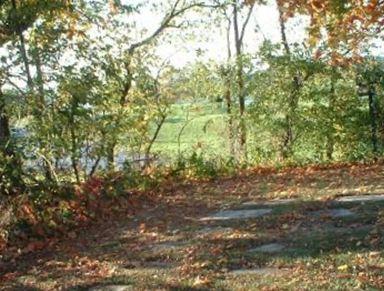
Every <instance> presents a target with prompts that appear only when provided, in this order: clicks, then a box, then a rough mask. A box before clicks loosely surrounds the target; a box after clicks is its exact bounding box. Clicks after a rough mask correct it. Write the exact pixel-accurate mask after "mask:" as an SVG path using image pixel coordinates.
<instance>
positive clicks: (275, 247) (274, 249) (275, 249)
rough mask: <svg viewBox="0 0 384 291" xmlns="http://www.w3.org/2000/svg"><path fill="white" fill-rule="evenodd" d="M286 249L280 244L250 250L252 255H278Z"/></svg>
mask: <svg viewBox="0 0 384 291" xmlns="http://www.w3.org/2000/svg"><path fill="white" fill-rule="evenodd" d="M283 249H285V246H284V245H282V244H278V243H272V244H266V245H262V246H259V247H257V248H254V249H250V250H249V251H248V252H250V253H278V252H281V251H282V250H283Z"/></svg>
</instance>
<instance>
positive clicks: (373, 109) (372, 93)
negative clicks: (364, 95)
mask: <svg viewBox="0 0 384 291" xmlns="http://www.w3.org/2000/svg"><path fill="white" fill-rule="evenodd" d="M368 100H369V115H370V122H371V143H372V153H373V155H374V156H375V157H376V156H377V154H378V142H377V140H378V139H377V118H378V116H377V115H378V114H377V102H376V90H375V87H374V85H370V86H369V92H368Z"/></svg>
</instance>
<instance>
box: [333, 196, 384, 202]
mask: <svg viewBox="0 0 384 291" xmlns="http://www.w3.org/2000/svg"><path fill="white" fill-rule="evenodd" d="M336 201H339V202H365V201H368V202H369V201H384V195H359V196H343V197H339V198H337V199H336Z"/></svg>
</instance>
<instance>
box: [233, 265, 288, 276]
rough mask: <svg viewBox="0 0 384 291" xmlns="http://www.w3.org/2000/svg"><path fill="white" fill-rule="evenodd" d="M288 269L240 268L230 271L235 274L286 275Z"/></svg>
mask: <svg viewBox="0 0 384 291" xmlns="http://www.w3.org/2000/svg"><path fill="white" fill-rule="evenodd" d="M287 271H288V270H287V269H279V268H268V267H266V268H258V269H240V270H233V271H231V272H229V275H233V276H249V275H256V276H276V275H284V274H286V273H287Z"/></svg>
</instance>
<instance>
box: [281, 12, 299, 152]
mask: <svg viewBox="0 0 384 291" xmlns="http://www.w3.org/2000/svg"><path fill="white" fill-rule="evenodd" d="M278 10H279V23H280V33H281V41H282V44H283V47H284V50H285V53H286V55H287V56H288V57H291V56H292V54H291V50H290V48H289V43H288V39H287V34H286V27H285V21H284V18H283V12H282V10H281V7H280V5H278ZM292 86H293V90H292V91H291V92H290V93H289V96H288V111H287V112H286V115H285V133H284V136H283V141H282V145H281V157H282V159H283V160H285V159H287V158H288V157H289V156H290V155H291V153H292V146H293V141H294V132H293V126H294V115H295V111H296V107H297V102H298V93H299V90H300V86H301V85H300V78H299V76H298V74H296V75H295V76H294V77H293V80H292Z"/></svg>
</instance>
